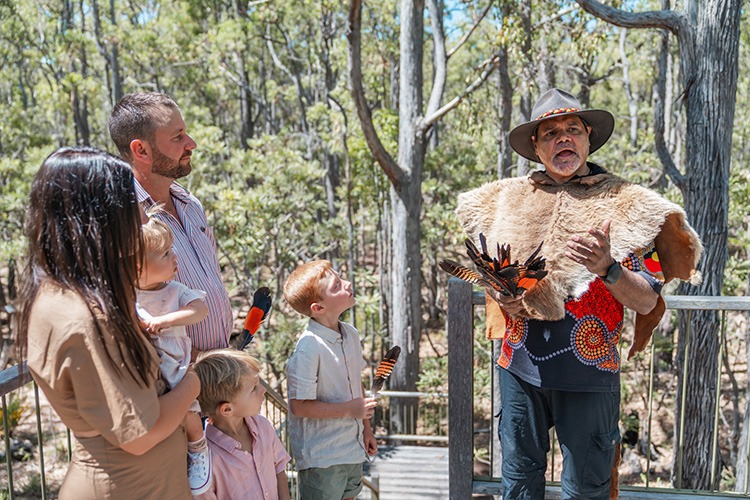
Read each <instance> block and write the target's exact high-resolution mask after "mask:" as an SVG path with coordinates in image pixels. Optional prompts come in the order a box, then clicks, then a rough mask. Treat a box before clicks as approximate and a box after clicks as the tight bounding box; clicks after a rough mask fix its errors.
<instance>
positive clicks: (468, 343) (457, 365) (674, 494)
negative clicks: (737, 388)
mask: <svg viewBox="0 0 750 500" xmlns="http://www.w3.org/2000/svg"><path fill="white" fill-rule="evenodd" d="M665 299H666V303H667V308H668V309H671V310H681V311H687V312H686V314H687V316H688V319H687V323H688V324H689V323H690V315H691V311H694V310H715V311H722V313H721V316H720V319H721V325H720V335H721V343H720V349H722V350H721V352H720V353H719V358H720V359H719V363H718V373H717V374H716V377H717V380H718V381H719V382H721V380H722V379H721V377H722V362H721V361H722V355H723V354H724V351H723V349H724V340H725V329H726V324H727V315H726V313H727V311H750V297H689V296H667V297H665ZM484 303H485V298H484V293H483V292H474V291H473V288H472V286H471V285H470V284H468V283H465V282H462V281H460V280H457V279H455V278H452V279H451V280H450V281H449V285H448V317H447V323H448V324H447V337H448V352H449V360H448V380H449V391H448V392H449V412H448V417H449V422H450V425H449V434H448V436H449V441H450V451H449V457H450V477H449V481H450V498H451V500H458V499H468V498H470V497H471V493H472V492H473V493H483V494H491V495H501V494H502V484H501V480H502V479H501V478H500V477H499V467H498V465H499V464H497V463H491V464H490V467H489V469H490V475H489V476H477V477H475V476H474V458H475V453H474V452H475V446H474V437H475V435H476V433H477V430H476V429H475V428H474V370H475V368H476V367H477V364H476V363H475V357H474V349H475V344H476V343H475V338H474V306H484ZM686 332H689V330H686ZM482 334H483V332H481V333H478V335H482ZM686 337H687V341H688V342H689V341H690V339H689V333H687V335H686ZM741 344H743V345H744V339H742V340H741ZM734 350H735V353H734V354H735V355H737V354H740V358H742V355H741V353H740V352H739V351H740V346H736V347H735V349H734ZM655 352H656V349H655V348H654V347H653V345H652V346H651V348H650V353H647V356H648V355H650V366H649V367H648V369H647V371H648V386H647V387H646V386H645V381H644V386H643V387H644V394H643V396H644V398H645V399H646V400H647V401H648V405H647V406H648V408H647V410H648V411H647V413H648V421H647V423H646V426H645V428H644V430H645V433H646V435H647V439H648V442H647V445H646V446H647V447H646V449H647V450H650V449H651V447H652V443H651V424H652V405H653V401H654V380H655V372H654V364H655V363H654V358H655ZM689 363H690V360H687V359H686V360H685V361H684V363H683V366H682V368H681V370H683V373H685V370H688V369H689ZM492 364H493V367H492V368H489V369H491V370H493V371H495V368H494V361H493V362H492ZM743 366H745V369H744V370H745V375H746V372H747V368H746V365H743ZM724 375H725V376H727V375H728V374H727V373H726V372H725V373H724ZM729 375H730V376H731V377H734V373H732V374H729ZM682 388H683V390H682V395H683V404H681V405H680V408H681V410H682V412H683V413H682V414H681V415H678V416H674V418H679V419H681V421H682V422H684V418H685V415H684V411H685V407H686V405H685V404H684V398H685V397H688V398H689V397H690V395H689V394H686V387H685V386H684V385H683V387H682ZM636 390H637V389H636ZM741 391H742V394H741V397H742V398H743V399H746V398H747V397H748V395H747V383H745V386H744V387H743V388H742V389H741ZM716 392H717V394H716V403H715V405H716V406H715V407H714V408H713V411H714V419H713V421H714V424H713V429H707V430H706V432H712V433H713V434H712V436H713V446H712V450H711V451H710V453H711V463H712V465H711V468H712V478H713V479H716V478H715V475H716V473H717V472H716V471H717V470H718V467H717V457H718V455H719V454H718V452H717V440H718V435H719V431H718V425H719V420H720V418H719V403H720V392H721V391H716ZM494 396H495V395H494V391H493V402H492V406H491V407H490V408H488V409H487V412H488V413H490V414H494V413H495V412H494V411H493V410H494V409H495V408H496V404H497V401H495V399H494ZM490 418H491V420H492V425H491V429H490V431H489V432H490V433H491V434H492V437H493V438H494V436H495V435H496V425H497V419H496V418H495V417H494V416H492V417H490ZM744 418H745V420H746V421H745V422H744V423H743V425H745V426H746V425H747V419H748V418H750V416H748V415H745V416H744ZM679 428H680V429H684V428H685V426H684V425H680V426H679ZM552 438H553V442H554V435H553V436H552ZM674 441H675V443H676V444H674V445H673V449H672V453H673V456H675V457H676V460H675V468H676V469H679V468H680V467H681V466H682V453H683V447H684V439H683V436H682V435H681V433H680V435H678V436H676V437H675V438H674ZM747 443H748V449H743V450H739V453H745V454H746V458H748V460H746V461H745V466H744V469H745V470H744V471H742V472H744V477H745V481H744V488H743V487H742V485H740V487H739V488H736V489H739V490H740V491H739V492H734V491H693V490H684V489H679V488H672V487H670V485H667V487H664V485H660V486H659V487H655V486H653V485H652V484H650V483H649V477H650V475H651V474H650V469H651V467H650V456H651V453H650V451H649V452H647V454H646V456H647V459H646V460H647V467H646V472H645V486H621V487H620V498H622V499H629V498H639V499H665V498H669V499H680V498H690V499H692V500H696V499H709V498H711V499H716V498H750V494H748V477H750V473H748V471H747V470H746V469H747V464H748V463H750V439H747ZM493 451H495V450H492V451H491V452H490V457H491V459H490V462H492V460H493V458H494V457H496V456H497V455H498V454H497V453H494V452H493ZM554 453H555V451H554V449H553V451H552V452H551V457H550V462H551V464H552V467H551V480H549V481H548V482H547V494H546V498H561V489H560V485H559V482H556V481H554V469H555V467H554V460H555V455H554ZM493 471H494V472H493ZM679 472H680V471H679V470H678V474H677V477H678V478H679V477H680V476H681V474H679ZM713 479H712V483H713Z"/></svg>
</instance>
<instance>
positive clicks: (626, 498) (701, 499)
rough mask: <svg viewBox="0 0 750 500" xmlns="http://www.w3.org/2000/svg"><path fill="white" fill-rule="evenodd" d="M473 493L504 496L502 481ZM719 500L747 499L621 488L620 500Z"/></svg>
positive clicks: (556, 494)
mask: <svg viewBox="0 0 750 500" xmlns="http://www.w3.org/2000/svg"><path fill="white" fill-rule="evenodd" d="M473 492H474V493H479V494H484V495H502V493H503V487H502V484H501V483H500V481H499V480H498V481H489V480H487V481H485V480H476V481H474V486H473ZM544 498H545V500H550V499H551V500H559V499H561V498H562V489H561V488H560V485H559V484H547V487H546V489H545V494H544ZM667 498H668V499H669V500H717V499H721V498H723V499H737V498H747V497H746V496H744V495H738V494H731V493H708V492H705V491H695V490H673V489H669V488H651V489H649V490H644V489H643V488H636V487H628V486H621V487H620V500H664V499H667Z"/></svg>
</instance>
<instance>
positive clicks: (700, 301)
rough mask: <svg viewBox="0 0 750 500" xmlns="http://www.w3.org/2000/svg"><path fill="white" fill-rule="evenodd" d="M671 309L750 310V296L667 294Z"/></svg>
mask: <svg viewBox="0 0 750 500" xmlns="http://www.w3.org/2000/svg"><path fill="white" fill-rule="evenodd" d="M664 301H665V302H666V303H667V308H669V309H685V310H687V309H694V310H704V311H710V310H717V311H750V297H707V296H701V297H694V296H691V295H666V296H665V297H664Z"/></svg>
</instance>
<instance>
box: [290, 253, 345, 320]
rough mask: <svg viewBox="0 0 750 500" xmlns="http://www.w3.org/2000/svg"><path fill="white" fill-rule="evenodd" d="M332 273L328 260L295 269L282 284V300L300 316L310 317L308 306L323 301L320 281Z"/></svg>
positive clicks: (309, 263)
mask: <svg viewBox="0 0 750 500" xmlns="http://www.w3.org/2000/svg"><path fill="white" fill-rule="evenodd" d="M332 272H333V264H331V262H330V261H328V260H314V261H312V262H308V263H306V264H302V265H301V266H299V267H297V269H295V270H294V271H292V274H290V275H289V278H287V280H286V283H284V298H285V299H286V301H287V302H288V303H289V305H290V306H292V308H293V309H294V310H295V311H297V312H298V313H300V314H304V315H305V316H310V314H311V311H310V306H312V305H313V303H314V302H320V301H321V300H322V299H323V284H322V280H323V278H325V277H326V276H327V275H329V274H331V273H332Z"/></svg>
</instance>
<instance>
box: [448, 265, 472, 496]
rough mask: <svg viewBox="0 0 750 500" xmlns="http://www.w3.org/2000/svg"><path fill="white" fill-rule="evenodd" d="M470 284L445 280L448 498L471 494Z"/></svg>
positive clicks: (453, 279) (455, 280) (452, 279)
mask: <svg viewBox="0 0 750 500" xmlns="http://www.w3.org/2000/svg"><path fill="white" fill-rule="evenodd" d="M473 311H474V307H473V305H472V286H471V285H470V284H469V283H466V282H464V281H460V280H458V279H456V278H451V279H450V280H448V394H449V399H448V422H449V425H448V439H449V442H450V446H449V448H448V458H449V463H450V469H449V472H448V488H449V498H450V500H464V499H468V498H471V494H472V491H473V482H474V478H473V474H474V467H473V465H474V443H473V435H474V433H473V429H474V425H473V396H474V373H473V369H474V342H473V338H474V331H473V317H474V314H473Z"/></svg>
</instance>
